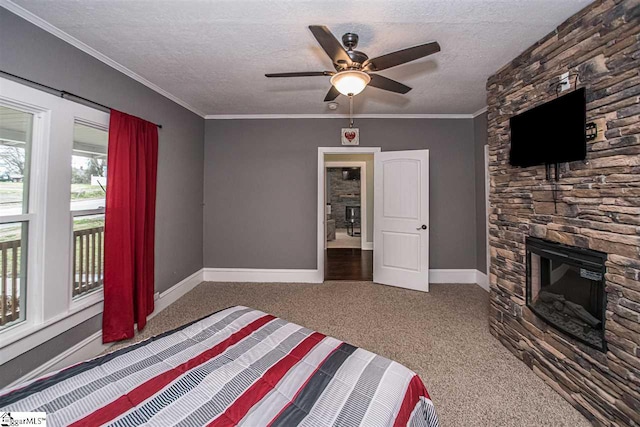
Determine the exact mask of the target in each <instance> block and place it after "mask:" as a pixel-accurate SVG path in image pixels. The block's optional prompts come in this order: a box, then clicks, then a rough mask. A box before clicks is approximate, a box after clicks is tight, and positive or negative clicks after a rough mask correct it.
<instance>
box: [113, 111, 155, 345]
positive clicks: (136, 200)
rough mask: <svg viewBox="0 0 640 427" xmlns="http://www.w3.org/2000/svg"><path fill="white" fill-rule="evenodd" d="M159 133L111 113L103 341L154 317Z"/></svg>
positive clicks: (130, 334) (120, 336)
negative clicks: (152, 315)
mask: <svg viewBox="0 0 640 427" xmlns="http://www.w3.org/2000/svg"><path fill="white" fill-rule="evenodd" d="M157 168H158V128H157V126H156V125H155V124H153V123H149V122H147V121H144V120H142V119H139V118H137V117H134V116H130V115H128V114H125V113H122V112H120V111H116V110H111V119H110V122H109V150H108V170H107V202H106V210H105V212H106V213H105V231H104V235H105V236H104V313H103V315H102V341H103V342H105V343H107V342H112V341H120V340H124V339H128V338H131V337H133V328H134V323H137V324H138V330H142V329H143V328H144V326H145V325H146V323H147V316H148V315H149V314H151V313H152V312H153V292H154V274H153V267H154V258H153V257H154V245H155V243H154V240H155V213H156V176H157Z"/></svg>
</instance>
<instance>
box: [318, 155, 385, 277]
mask: <svg viewBox="0 0 640 427" xmlns="http://www.w3.org/2000/svg"><path fill="white" fill-rule="evenodd" d="M380 151H382V149H381V148H380V147H318V205H317V213H318V217H317V231H318V233H317V269H318V275H319V278H320V281H321V282H324V251H325V247H324V246H325V240H326V231H325V218H326V214H325V205H326V201H325V194H324V193H325V192H324V186H325V179H326V178H325V167H324V163H325V162H324V155H325V154H373V153H378V152H380ZM373 173H374V174H375V170H374V172H373Z"/></svg>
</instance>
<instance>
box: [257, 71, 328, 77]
mask: <svg viewBox="0 0 640 427" xmlns="http://www.w3.org/2000/svg"><path fill="white" fill-rule="evenodd" d="M334 74H335V73H334V72H332V71H302V72H299V73H270V74H265V76H266V77H314V76H332V75H334Z"/></svg>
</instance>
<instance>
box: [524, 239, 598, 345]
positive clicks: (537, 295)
mask: <svg viewBox="0 0 640 427" xmlns="http://www.w3.org/2000/svg"><path fill="white" fill-rule="evenodd" d="M526 248H527V252H526V254H527V255H526V256H527V259H526V262H527V293H526V302H527V307H528V308H529V309H530V310H531V311H532V312H533V313H534V314H535V315H536V316H538V317H539V318H540V319H542V320H543V321H545V322H546V323H548V324H549V325H551V326H553V327H554V328H556V329H558V330H560V331H562V332H563V333H565V334H567V335H569V336H571V337H573V338H575V339H577V340H579V341H581V342H582V343H584V344H587V345H589V346H591V347H593V348H596V349H598V350H600V351H606V347H607V345H606V341H605V339H604V324H605V311H606V301H607V297H606V293H605V290H604V275H605V261H606V260H607V254H605V253H603V252H598V251H592V250H589V249H583V248H576V247H573V246H568V245H563V244H561V243H555V242H549V241H545V240H541V239H536V238H533V237H528V238H527V242H526Z"/></svg>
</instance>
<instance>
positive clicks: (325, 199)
mask: <svg viewBox="0 0 640 427" xmlns="http://www.w3.org/2000/svg"><path fill="white" fill-rule="evenodd" d="M378 151H380V149H379V148H374V147H370V148H363V147H349V148H346V147H339V148H326V149H323V148H319V152H318V154H319V155H318V172H319V173H318V178H319V179H318V196H319V197H318V204H319V208H322V211H320V209H319V213H318V218H319V221H318V229H319V233H318V243H319V245H318V246H319V248H318V252H319V254H318V265H319V266H322V267H321V268H320V270H322V271H323V273H324V280H352V281H371V280H373V172H374V171H373V164H374V157H373V153H374V152H378Z"/></svg>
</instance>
